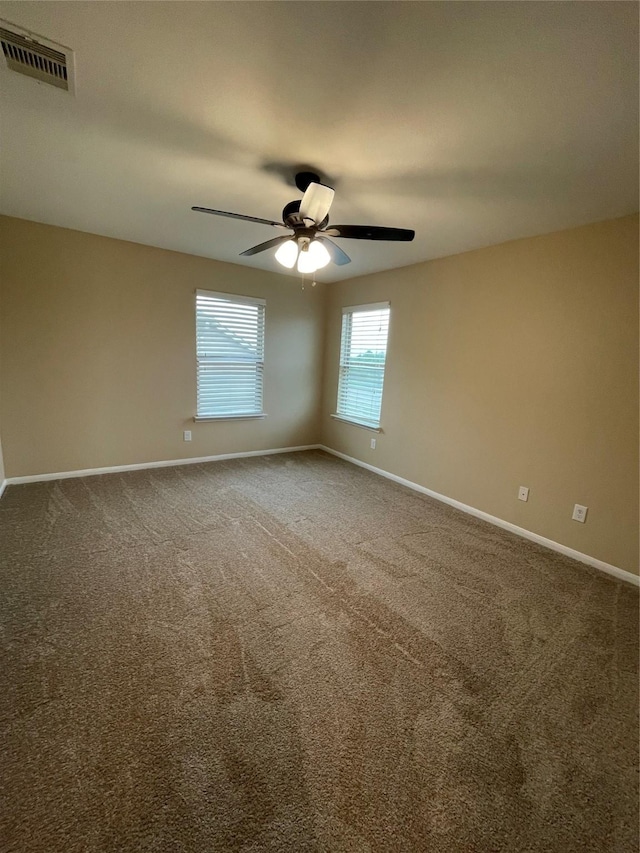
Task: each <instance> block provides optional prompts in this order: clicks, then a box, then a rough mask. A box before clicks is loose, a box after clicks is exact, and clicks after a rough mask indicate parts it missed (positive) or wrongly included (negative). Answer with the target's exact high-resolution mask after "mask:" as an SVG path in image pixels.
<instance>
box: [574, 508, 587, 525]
mask: <svg viewBox="0 0 640 853" xmlns="http://www.w3.org/2000/svg"><path fill="white" fill-rule="evenodd" d="M588 510H589V507H588V506H582V505H581V504H576V505H575V506H574V508H573V515H572V516H571V518H572V519H573V520H574V521H579V522H580V523H581V524H584V523H585V521H586V520H587V512H588Z"/></svg>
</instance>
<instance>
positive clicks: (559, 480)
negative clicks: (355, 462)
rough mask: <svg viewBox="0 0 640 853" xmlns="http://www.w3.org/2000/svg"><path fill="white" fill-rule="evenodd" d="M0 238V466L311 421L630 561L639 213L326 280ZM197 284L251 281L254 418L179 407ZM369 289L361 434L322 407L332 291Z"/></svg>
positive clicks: (231, 446) (156, 254)
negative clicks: (375, 340)
mask: <svg viewBox="0 0 640 853" xmlns="http://www.w3.org/2000/svg"><path fill="white" fill-rule="evenodd" d="M0 256H1V258H2V277H1V280H0V287H1V291H0V297H1V298H0V363H1V364H2V371H1V375H0V395H1V398H2V413H1V417H0V435H1V436H2V444H3V447H4V461H5V468H6V476H8V477H14V476H22V475H27V474H41V473H49V472H55V471H68V470H74V469H81V468H95V467H103V466H105V467H106V466H110V465H121V464H129V463H141V462H150V461H155V460H163V459H179V458H184V457H188V456H208V455H214V454H218V453H230V452H241V451H247V450H261V449H269V448H275V447H287V446H297V445H304V444H312V443H315V442H317V441H319V440H322V441H323V443H325V444H326V445H328V446H330V447H332V448H334V449H336V450H339V451H342V452H343V453H347V454H348V455H350V456H353V457H356V458H358V459H361V460H364V461H366V462H369V463H371V464H373V465H375V466H377V467H379V468H382V469H384V470H386V471H390V472H392V473H394V474H397V475H399V476H402V477H406V478H407V479H409V480H412V481H414V482H417V483H420V484H422V485H424V486H427V487H428V488H430V489H433V490H435V491H437V492H440V493H441V494H444V495H447V496H449V497H451V498H455V499H457V500H459V501H462V502H463V503H466V504H469V505H471V506H474V507H477V508H479V509H482V510H484V511H485V512H488V513H491V514H492V515H495V516H498V517H500V518H502V519H505V520H507V521H510V522H512V523H514V524H517V525H519V526H521V527H524V528H526V529H528V530H531V531H534V532H536V533H539V534H541V535H542V536H546V537H548V538H549V539H553V540H555V541H557V542H561V543H563V544H565V545H567V546H569V547H571V548H575V549H576V550H578V551H581V552H583V553H586V554H590V555H591V556H593V557H597V558H599V559H601V560H604V561H606V562H609V563H612V564H614V565H617V566H619V567H621V568H624V569H627V570H628V571H632V572H637V571H638V218H637V216H636V217H626V218H624V219H619V220H614V221H610V222H603V223H598V224H596V225H591V226H586V227H584V228H578V229H573V230H571V231H564V232H558V233H555V234H551V235H548V236H544V237H537V238H533V239H529V240H519V241H515V242H512V243H507V244H504V245H501V246H495V247H491V248H488V249H482V250H480V251H477V252H469V253H467V254H464V255H458V256H454V257H450V258H444V259H441V260H437V261H431V262H428V263H424V264H419V265H416V266H412V267H406V268H403V269H399V270H395V271H388V272H384V273H379V274H375V275H370V276H366V277H363V278H360V279H352V280H350V281H347V282H342V283H340V284H332V285H328V286H327V287H326V294H325V293H323V290H322V288H321V287H319V288H316V289H311V288H308V289H307V290H305V291H304V292H303V291H301V289H300V285H299V283H298V282H297V281H296V280H295V279H293V278H291V277H284V276H279V275H276V274H269V273H265V272H262V271H257V270H252V269H248V268H246V267H241V266H236V265H229V264H223V263H218V262H216V261H211V260H207V259H204V258H198V257H193V256H190V255H182V254H179V253H176V252H168V251H163V250H161V249H154V248H150V247H146V246H141V245H138V244H134V243H126V242H123V241H119V240H112V239H108V238H103V237H97V236H93V235H89V234H83V233H80V232H75V231H70V230H66V229H61V228H54V227H51V226H45V225H38V224H35V223H31V222H26V221H24V220H18V219H12V218H8V217H0ZM196 288H203V289H211V290H220V291H224V292H229V293H242V294H247V295H253V296H261V297H265V298H266V299H267V340H266V348H267V363H266V368H265V410H266V411H267V413H268V417H267V418H266V419H265V420H263V421H238V422H220V423H204V424H194V423H193V421H192V417H193V414H194V412H195V354H194V353H195V333H194V306H193V300H194V291H195V289H196ZM325 297H326V298H325ZM382 300H389V301H390V302H391V307H392V317H391V329H390V339H389V353H388V364H387V376H386V383H385V393H384V400H383V416H382V426H383V429H384V432H383V433H381V434H380V435H379V436H377V439H378V445H377V449H376V450H375V451H372V450H370V449H369V440H370V438H371V436H372V433H370V432H368V431H366V430H363V429H361V428H359V427H356V426H351V425H348V424H343V423H339V422H337V421H334V420H332V419H331V418H330V417H329V414H330V413H331V412H332V411H333V410H334V407H335V394H336V385H337V363H338V350H339V331H340V309H341V307H342V305H350V304H360V303H366V302H377V301H382ZM323 302H326V323H327V335H326V337H325V339H324V353H325V364H324V368H325V374H324V377H325V378H324V383H323V392H324V399H323V405H322V408H320V405H319V391H320V388H321V384H322V383H321V381H320V378H321V369H322V365H321V361H322V348H323V331H324V322H325V316H324V314H323V310H324V308H323ZM320 412H322V415H321V417H320ZM185 428H186V429H191V430H192V433H193V441H192V442H191V443H190V444H188V443H185V442H183V441H182V430H183V429H185ZM519 485H526V486H529V487H530V489H531V494H530V500H529V502H528V503H522V502H520V501H518V500H517V499H516V493H517V488H518V486H519ZM574 503H582V504H586V505H587V506H588V507H589V515H588V519H587V523H586V524H584V525H581V524H578V523H576V522H574V521H571V511H572V508H573V504H574Z"/></svg>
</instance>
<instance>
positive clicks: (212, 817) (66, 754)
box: [0, 452, 638, 853]
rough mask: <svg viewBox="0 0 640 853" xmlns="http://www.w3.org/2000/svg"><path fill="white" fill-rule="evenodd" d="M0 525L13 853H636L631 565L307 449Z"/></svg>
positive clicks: (8, 823) (1, 723) (0, 708)
mask: <svg viewBox="0 0 640 853" xmlns="http://www.w3.org/2000/svg"><path fill="white" fill-rule="evenodd" d="M0 543H1V557H2V560H1V569H0V579H1V591H2V599H1V605H0V607H1V611H2V635H1V636H2V663H1V670H0V672H1V678H2V685H1V691H0V731H1V740H2V743H1V757H0V761H1V762H2V768H1V778H0V786H1V794H2V803H1V806H0V812H1V818H0V820H1V821H2V825H1V827H0V850H1V851H2V853H93V851H96V853H97V851H100V853H106V851H109V853H141V851H158V853H165V851H166V852H167V853H169V851H171V853H174V852H175V853H218V851H243V853H261V851H270V853H275V851H278V853H280V851H291V853H307V851H309V853H310V851H327V853H341V851H359V853H360V851H362V853H364V851H372V853H373V851H375V853H378V851H380V853H382V852H383V851H384V853H395V851H425V852H426V851H428V853H440V851H442V853H463V852H464V853H467V851H469V853H471V851H478V853H485V851H486V853H489V851H492V853H493V851H509V853H513V851H550V852H551V851H553V853H555V851H557V853H570V851H598V853H603V851H615V853H628V851H636V850H637V849H638V845H637V829H638V799H637V797H638V788H637V758H638V720H637V705H638V692H637V663H638V646H637V639H638V592H637V590H636V589H634V588H633V587H631V586H628V585H625V584H622V583H620V582H617V581H616V580H614V579H612V578H610V577H608V576H606V575H602V574H599V573H597V572H596V571H594V570H591V569H589V568H587V567H585V566H582V565H579V564H577V563H574V562H572V561H571V560H568V559H566V558H564V557H561V556H559V555H557V554H554V553H552V552H549V551H546V550H544V549H543V548H540V547H538V546H536V545H533V544H530V543H528V542H525V541H523V540H521V539H518V538H516V537H515V536H511V535H510V534H507V533H505V532H503V531H501V530H499V529H497V528H494V527H491V526H490V525H488V524H485V523H484V522H481V521H478V520H475V519H473V518H471V517H469V516H465V515H463V514H461V513H458V512H457V511H456V510H453V509H451V508H449V507H447V506H444V505H442V504H439V503H437V502H436V501H433V500H431V499H429V498H426V497H423V496H421V495H418V494H416V493H414V492H411V491H409V490H407V489H404V488H402V487H400V486H396V485H395V484H393V483H390V482H389V481H386V480H384V479H382V478H379V477H376V476H375V475H373V474H369V473H368V472H366V471H363V470H361V469H358V468H355V467H354V466H351V465H349V464H348V463H345V462H342V461H340V460H337V459H335V458H332V457H329V456H327V455H325V454H323V453H320V452H307V453H297V454H289V455H282V456H268V457H263V458H254V459H243V460H234V461H229V462H219V463H211V464H207V465H192V466H184V467H179V468H165V469H156V470H148V471H140V472H130V473H126V474H114V475H109V476H103V477H89V478H84V479H70V480H63V481H59V482H48V483H40V484H33V485H26V486H11V487H9V489H8V490H7V492H6V493H5V496H4V497H3V499H2V501H1V502H0Z"/></svg>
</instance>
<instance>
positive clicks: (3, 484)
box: [0, 480, 9, 498]
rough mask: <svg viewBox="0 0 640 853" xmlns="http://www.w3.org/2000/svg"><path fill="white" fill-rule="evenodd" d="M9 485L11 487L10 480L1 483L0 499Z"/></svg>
mask: <svg viewBox="0 0 640 853" xmlns="http://www.w3.org/2000/svg"><path fill="white" fill-rule="evenodd" d="M8 485H9V481H8V480H3V481H2V482H1V483H0V498H1V497H2V493H3V492H4V490H5V489H6V488H7V486H8Z"/></svg>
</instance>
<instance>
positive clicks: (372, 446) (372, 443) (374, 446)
mask: <svg viewBox="0 0 640 853" xmlns="http://www.w3.org/2000/svg"><path fill="white" fill-rule="evenodd" d="M371 449H372V450H375V449H376V440H375V438H372V439H371Z"/></svg>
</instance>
